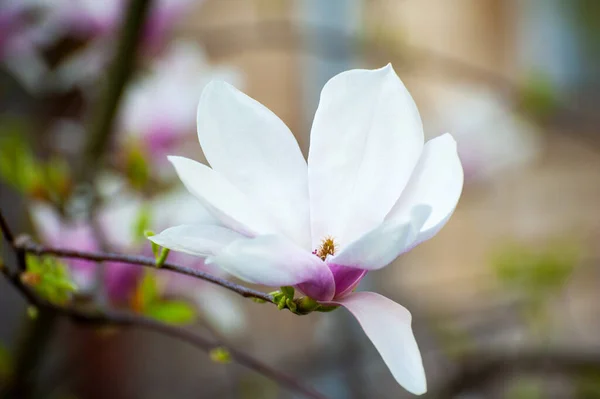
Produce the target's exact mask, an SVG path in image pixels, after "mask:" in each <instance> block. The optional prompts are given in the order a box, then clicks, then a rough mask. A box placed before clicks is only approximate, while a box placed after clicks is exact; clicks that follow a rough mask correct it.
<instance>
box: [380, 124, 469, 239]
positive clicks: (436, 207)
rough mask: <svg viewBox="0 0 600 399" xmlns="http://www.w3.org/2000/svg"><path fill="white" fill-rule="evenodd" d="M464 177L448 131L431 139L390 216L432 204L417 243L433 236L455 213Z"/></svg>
mask: <svg viewBox="0 0 600 399" xmlns="http://www.w3.org/2000/svg"><path fill="white" fill-rule="evenodd" d="M463 181H464V175H463V169H462V165H461V163H460V159H459V158H458V154H457V151H456V141H454V138H452V136H451V135H450V134H448V133H446V134H444V135H442V136H439V137H436V138H434V139H432V140H429V141H428V142H427V143H426V144H425V148H424V149H423V154H422V155H421V159H420V160H419V163H418V165H417V167H416V168H415V171H414V173H413V176H412V177H411V180H410V182H409V183H408V185H407V186H406V189H405V190H404V192H403V193H402V195H401V196H400V198H399V199H398V202H397V203H396V205H394V207H393V208H392V210H391V211H390V213H389V214H388V215H387V216H386V220H400V219H403V218H406V217H407V215H409V213H410V212H411V209H412V208H413V207H414V206H415V205H416V204H427V205H430V206H431V208H432V211H431V215H430V216H429V218H428V219H427V221H426V222H425V225H424V226H423V227H422V228H421V231H420V232H419V236H418V237H417V239H416V241H415V242H414V243H413V246H416V245H418V244H420V243H421V242H423V241H425V240H428V239H430V238H431V237H433V236H434V235H436V234H437V233H438V231H440V230H441V228H442V227H444V225H445V224H446V222H447V221H448V219H450V216H452V213H453V212H454V209H455V208H456V204H457V203H458V199H459V198H460V194H461V192H462V188H463Z"/></svg>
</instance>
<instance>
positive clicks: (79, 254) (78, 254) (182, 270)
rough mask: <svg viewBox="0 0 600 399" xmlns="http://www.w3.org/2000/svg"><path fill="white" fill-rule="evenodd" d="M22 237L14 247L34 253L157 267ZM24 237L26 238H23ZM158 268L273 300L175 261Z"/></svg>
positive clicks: (133, 257) (140, 260) (150, 260)
mask: <svg viewBox="0 0 600 399" xmlns="http://www.w3.org/2000/svg"><path fill="white" fill-rule="evenodd" d="M21 237H24V238H19V239H18V240H17V242H16V248H18V249H20V250H22V251H25V252H27V253H30V254H34V255H38V256H41V255H52V256H56V257H58V258H72V259H83V260H90V261H94V262H118V263H126V264H130V265H138V266H145V267H152V268H154V269H156V268H157V266H156V260H155V259H153V258H149V257H145V256H137V255H121V254H115V253H104V252H86V251H77V250H71V249H63V248H49V247H44V246H41V245H39V244H36V243H34V242H33V241H31V239H29V237H27V236H21ZM25 237H26V238H25ZM160 269H164V270H169V271H172V272H176V273H179V274H184V275H186V276H191V277H195V278H198V279H200V280H205V281H208V282H210V283H213V284H217V285H220V286H221V287H223V288H227V289H228V290H230V291H233V292H235V293H237V294H239V295H241V296H243V297H245V298H256V299H261V300H263V301H265V302H270V303H274V302H273V297H272V296H271V295H269V294H265V293H264V292H260V291H256V290H253V289H250V288H247V287H244V286H242V285H239V284H235V283H233V282H231V281H229V280H226V279H223V278H220V277H217V276H213V275H212V274H209V273H206V272H203V271H200V270H197V269H194V268H191V267H186V266H180V265H176V264H175V263H171V262H165V263H164V264H163V265H162V266H160Z"/></svg>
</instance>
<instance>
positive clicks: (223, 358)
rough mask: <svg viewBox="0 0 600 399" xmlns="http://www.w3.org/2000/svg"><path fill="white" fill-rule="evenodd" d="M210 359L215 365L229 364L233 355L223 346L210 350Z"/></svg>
mask: <svg viewBox="0 0 600 399" xmlns="http://www.w3.org/2000/svg"><path fill="white" fill-rule="evenodd" d="M209 355H210V358H211V360H212V361H213V362H215V363H221V364H227V363H230V362H231V353H230V352H229V351H228V350H227V348H224V347H222V346H219V347H218V348H214V349H211V350H210V353H209Z"/></svg>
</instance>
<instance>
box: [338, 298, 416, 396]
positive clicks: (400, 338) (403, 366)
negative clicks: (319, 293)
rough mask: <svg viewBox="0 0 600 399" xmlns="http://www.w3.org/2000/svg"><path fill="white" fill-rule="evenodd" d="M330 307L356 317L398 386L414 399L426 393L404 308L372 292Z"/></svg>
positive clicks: (340, 301) (409, 318)
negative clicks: (337, 308) (340, 307)
mask: <svg viewBox="0 0 600 399" xmlns="http://www.w3.org/2000/svg"><path fill="white" fill-rule="evenodd" d="M333 303H335V304H338V305H341V306H343V307H345V308H346V309H348V310H349V311H350V313H352V314H353V315H354V317H356V320H358V322H359V323H360V325H361V327H362V328H363V330H364V331H365V334H367V337H369V339H370V340H371V342H373V345H375V348H376V349H377V351H378V352H379V354H380V355H381V357H382V358H383V361H384V362H385V364H386V365H387V366H388V368H389V369H390V371H391V373H392V375H393V376H394V378H395V379H396V381H398V383H399V384H400V385H402V386H403V387H404V388H405V389H406V390H407V391H409V392H411V393H413V394H415V395H422V394H424V393H425V392H427V381H426V378H425V370H424V369H423V361H422V359H421V353H420V352H419V347H418V346H417V342H416V340H415V336H414V334H413V332H412V328H411V322H412V316H411V314H410V312H409V311H408V310H407V309H406V308H404V307H403V306H401V305H399V304H397V303H396V302H394V301H392V300H390V299H388V298H386V297H384V296H381V295H379V294H376V293H374V292H356V293H353V294H350V295H348V296H346V297H345V298H343V299H338V300H336V301H334V302H333Z"/></svg>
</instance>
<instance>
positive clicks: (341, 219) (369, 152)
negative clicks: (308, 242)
mask: <svg viewBox="0 0 600 399" xmlns="http://www.w3.org/2000/svg"><path fill="white" fill-rule="evenodd" d="M310 140H311V142H310V152H309V156H308V178H309V183H308V184H309V192H310V208H311V209H310V211H311V222H312V226H311V227H312V240H313V247H315V248H316V247H317V244H318V242H319V241H320V240H321V239H322V238H323V237H325V236H328V235H331V236H333V237H335V238H336V240H338V241H339V242H340V243H342V244H347V243H349V242H351V241H353V240H355V239H356V238H357V237H359V236H360V235H362V234H364V233H365V232H367V231H369V230H371V229H373V228H374V227H376V226H377V225H379V224H380V223H381V222H383V219H384V217H385V215H386V214H387V213H388V212H389V210H390V209H391V208H392V206H393V205H394V203H395V202H396V201H397V200H398V198H399V197H400V194H401V192H402V189H403V188H404V186H405V185H406V183H407V182H408V180H409V178H410V175H411V173H412V171H413V169H414V167H415V165H416V163H417V161H418V159H419V156H420V154H421V150H422V148H423V127H422V124H421V118H420V116H419V112H418V110H417V107H416V105H415V103H414V102H413V99H412V97H411V96H410V94H409V93H408V91H407V90H406V87H404V84H403V83H402V82H401V81H400V79H399V78H398V76H397V75H396V73H395V72H394V70H393V68H392V66H391V65H389V64H388V65H387V66H386V67H384V68H381V69H377V70H372V71H370V70H362V69H356V70H351V71H347V72H343V73H340V74H339V75H337V76H335V77H333V78H332V79H331V80H330V81H329V82H327V84H326V85H325V87H324V88H323V91H322V92H321V100H320V102H319V107H318V109H317V112H316V114H315V120H314V123H313V126H312V130H311V137H310Z"/></svg>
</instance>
